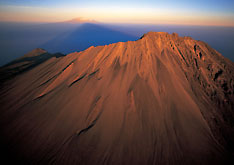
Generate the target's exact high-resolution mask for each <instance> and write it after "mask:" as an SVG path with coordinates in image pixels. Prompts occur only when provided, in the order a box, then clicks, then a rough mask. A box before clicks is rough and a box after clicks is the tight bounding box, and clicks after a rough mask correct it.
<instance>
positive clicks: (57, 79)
mask: <svg viewBox="0 0 234 165" xmlns="http://www.w3.org/2000/svg"><path fill="white" fill-rule="evenodd" d="M233 70H234V65H233V63H232V62H230V61H229V60H227V59H225V58H224V57H222V56H221V55H220V54H219V53H218V52H216V51H215V50H213V49H212V48H210V47H209V46H208V45H207V44H205V43H203V42H201V41H195V40H193V39H191V38H189V37H184V38H182V37H178V35H177V34H172V35H169V34H167V33H154V32H150V33H147V34H146V35H144V36H143V37H142V38H141V39H140V40H138V41H134V42H126V43H122V42H120V43H116V44H111V45H108V46H99V47H90V48H89V49H87V50H85V51H83V52H79V53H72V54H69V55H67V56H65V57H60V58H51V59H50V60H47V61H46V62H44V63H42V64H40V65H39V66H37V67H35V68H34V69H32V70H30V71H28V72H26V73H23V74H20V75H18V76H16V77H15V78H14V79H11V80H9V81H7V85H6V86H5V88H4V89H3V90H2V91H1V93H0V94H1V97H2V99H1V101H0V105H1V107H2V108H1V115H0V116H1V117H0V118H1V133H2V134H3V137H5V139H3V142H4V143H5V144H7V146H6V147H8V146H11V147H12V148H11V149H12V150H10V151H9V152H10V153H11V152H14V153H18V159H20V160H21V159H25V160H28V161H29V162H30V163H48V162H53V163H58V164H61V163H63V164H190V163H191V164H210V163H214V164H216V163H220V161H223V160H224V159H226V158H227V157H228V156H229V154H230V153H231V152H233V148H234V147H233V137H234V136H233V121H234V120H233V111H232V109H233V103H234V97H233V93H234V90H233V89H234V85H233V84H234V82H233V80H234V74H233ZM8 144H9V145H8Z"/></svg>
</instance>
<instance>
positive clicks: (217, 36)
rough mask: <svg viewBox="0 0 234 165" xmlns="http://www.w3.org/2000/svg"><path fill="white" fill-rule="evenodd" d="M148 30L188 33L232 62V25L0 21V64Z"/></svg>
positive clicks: (136, 36)
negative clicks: (35, 52)
mask: <svg viewBox="0 0 234 165" xmlns="http://www.w3.org/2000/svg"><path fill="white" fill-rule="evenodd" d="M149 31H156V32H159V31H161V32H169V33H173V32H176V33H178V34H179V35H180V36H191V37H193V38H194V39H196V40H202V41H205V42H207V43H208V44H209V45H210V46H211V47H213V48H214V49H216V50H217V51H219V52H220V53H221V54H223V55H224V56H225V57H227V58H229V59H230V60H232V61H234V42H233V39H234V27H210V26H177V25H142V24H141V25H139V24H129V25H127V24H90V23H86V24H72V23H47V24H39V23H6V22H1V23H0V52H1V54H0V66H2V65H4V64H6V63H8V62H10V61H12V60H14V59H16V58H18V57H20V56H23V55H24V54H25V53H27V52H29V51H31V50H33V49H35V48H38V47H39V48H44V49H46V50H47V51H49V52H51V53H55V52H61V53H64V54H68V53H71V52H74V51H82V50H85V49H86V48H88V47H90V46H98V45H106V44H111V43H115V42H119V41H123V42H125V41H133V40H137V39H139V38H140V37H141V36H142V35H143V34H144V33H147V32H149Z"/></svg>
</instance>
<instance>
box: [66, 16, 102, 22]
mask: <svg viewBox="0 0 234 165" xmlns="http://www.w3.org/2000/svg"><path fill="white" fill-rule="evenodd" d="M67 22H69V23H96V22H97V21H95V20H91V19H86V18H82V17H77V18H73V19H71V20H69V21H67Z"/></svg>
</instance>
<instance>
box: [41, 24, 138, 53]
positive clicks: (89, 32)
mask: <svg viewBox="0 0 234 165" xmlns="http://www.w3.org/2000/svg"><path fill="white" fill-rule="evenodd" d="M136 39H138V38H137V37H135V36H131V35H128V34H125V33H124V32H119V31H117V30H112V29H110V28H106V27H105V26H104V25H99V24H93V23H84V24H82V25H81V26H80V27H78V28H77V29H75V30H74V31H72V32H71V33H64V35H59V36H57V37H55V38H53V39H52V40H50V41H48V42H46V43H45V44H43V45H41V47H43V48H44V49H46V50H48V51H50V52H62V53H65V54H66V53H71V52H75V51H83V50H85V49H87V48H88V47H90V46H100V45H107V44H112V43H115V42H120V41H122V42H125V41H129V40H136Z"/></svg>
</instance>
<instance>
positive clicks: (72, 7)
mask: <svg viewBox="0 0 234 165" xmlns="http://www.w3.org/2000/svg"><path fill="white" fill-rule="evenodd" d="M76 17H84V18H87V19H95V20H97V21H100V22H123V23H151V24H190V25H224V26H234V0H195V1H190V0H160V1H159V0H118V1H117V0H116V1H111V0H0V21H23V22H25V21H26V22H28V21H29V22H57V21H65V20H69V19H72V18H76Z"/></svg>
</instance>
